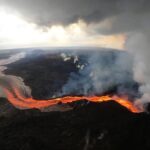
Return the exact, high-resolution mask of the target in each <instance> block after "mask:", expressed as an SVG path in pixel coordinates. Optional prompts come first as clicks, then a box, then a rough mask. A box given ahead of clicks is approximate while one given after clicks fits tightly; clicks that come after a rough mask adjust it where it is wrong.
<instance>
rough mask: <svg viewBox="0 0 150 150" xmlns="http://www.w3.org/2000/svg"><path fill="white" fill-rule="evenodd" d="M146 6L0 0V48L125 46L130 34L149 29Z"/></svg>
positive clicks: (139, 2) (117, 0)
mask: <svg viewBox="0 0 150 150" xmlns="http://www.w3.org/2000/svg"><path fill="white" fill-rule="evenodd" d="M149 6H150V1H149V0H0V49H5V48H21V47H22V48H24V47H53V46H56V47H62V46H64V47H67V46H86V47H87V46H92V47H108V48H116V49H126V41H127V39H128V38H130V36H131V35H132V34H134V33H138V32H139V31H141V29H142V31H143V29H144V30H148V29H149V21H148V18H149V16H150V15H149V12H150V11H149ZM143 20H144V21H143Z"/></svg>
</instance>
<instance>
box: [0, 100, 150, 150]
mask: <svg viewBox="0 0 150 150" xmlns="http://www.w3.org/2000/svg"><path fill="white" fill-rule="evenodd" d="M2 122H7V124H4V125H3V126H0V147H1V148H2V149H3V150H14V149H15V150H98V149H101V150H127V149H132V150H133V149H136V150H141V149H143V150H149V149H150V138H149V135H150V116H149V115H148V114H145V113H140V114H133V113H131V112H130V111H128V110H127V109H126V108H124V107H122V106H120V105H119V104H117V103H115V102H113V101H110V102H103V103H91V102H90V103H88V104H85V105H82V106H80V107H74V109H73V110H70V111H67V112H49V113H40V112H39V111H37V110H24V111H21V110H16V113H15V115H13V116H11V117H9V118H6V119H3V120H2Z"/></svg>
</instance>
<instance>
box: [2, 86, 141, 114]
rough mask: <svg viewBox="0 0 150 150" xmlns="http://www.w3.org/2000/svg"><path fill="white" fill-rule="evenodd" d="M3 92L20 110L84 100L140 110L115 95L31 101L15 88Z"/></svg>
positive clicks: (31, 99)
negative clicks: (117, 104)
mask: <svg viewBox="0 0 150 150" xmlns="http://www.w3.org/2000/svg"><path fill="white" fill-rule="evenodd" d="M3 90H4V92H5V93H6V95H7V98H8V100H9V102H10V103H11V104H13V105H14V106H15V107H17V108H20V109H32V108H37V109H42V108H46V107H49V106H52V105H56V104H58V103H64V104H65V103H71V102H74V101H79V100H83V99H86V100H88V101H91V102H97V103H100V102H104V101H111V100H114V101H115V102H117V103H119V104H120V105H122V106H124V107H126V108H127V109H128V110H130V111H131V112H134V113H138V112H140V110H139V109H138V108H137V107H135V106H134V104H133V103H132V102H130V101H129V100H127V99H124V98H120V97H118V96H116V95H114V96H109V95H106V96H65V97H61V98H55V99H49V100H36V99H33V98H32V97H30V98H26V97H25V96H24V95H23V94H22V92H21V91H19V89H17V88H16V87H15V88H13V92H11V90H8V89H6V88H4V87H3Z"/></svg>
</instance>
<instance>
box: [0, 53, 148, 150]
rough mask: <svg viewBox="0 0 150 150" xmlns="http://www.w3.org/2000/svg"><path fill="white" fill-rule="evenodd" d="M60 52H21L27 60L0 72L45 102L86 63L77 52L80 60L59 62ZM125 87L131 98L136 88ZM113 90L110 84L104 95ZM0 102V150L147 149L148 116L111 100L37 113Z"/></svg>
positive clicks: (85, 59) (74, 103)
mask: <svg viewBox="0 0 150 150" xmlns="http://www.w3.org/2000/svg"><path fill="white" fill-rule="evenodd" d="M31 53H32V55H31ZM60 53H64V52H57V53H56V52H55V53H53V52H47V51H45V52H43V51H41V50H38V52H27V57H25V58H23V59H21V60H19V61H16V62H15V63H12V64H9V65H7V67H8V69H7V70H5V73H6V74H10V75H15V76H19V77H22V78H23V79H24V82H25V84H26V85H28V86H29V87H30V88H31V89H32V96H33V97H34V98H37V99H39V100H40V99H42V98H44V99H48V98H50V97H52V96H53V95H54V94H56V93H58V92H59V91H60V90H61V89H62V87H63V85H64V84H65V83H66V82H67V80H68V78H69V77H70V73H72V72H73V73H77V74H78V72H79V69H78V67H77V66H78V65H80V66H81V65H83V64H84V65H87V64H88V61H87V55H88V56H90V55H91V52H86V57H85V55H83V54H82V53H80V54H79V55H80V61H78V62H74V57H73V56H71V57H70V58H69V59H68V60H65V61H64V58H63V59H62V57H60ZM109 53H111V56H109V57H108V58H105V59H104V60H103V61H106V62H107V61H109V60H114V59H115V57H116V55H115V54H114V52H112V51H110V52H109ZM119 53H122V52H119ZM6 57H7V55H6ZM110 57H111V59H110ZM111 63H112V62H111V61H110V64H111ZM108 67H110V66H108ZM129 76H130V74H129ZM89 82H90V81H89ZM119 84H120V83H119ZM126 88H128V89H130V90H129V91H134V92H129V91H127V92H129V94H130V95H131V97H132V96H134V93H135V92H136V91H137V89H138V85H137V83H135V82H133V80H132V78H130V79H129V83H128V84H127V85H125V86H124V89H126ZM117 90H118V89H117V85H114V87H111V88H110V89H108V90H107V91H106V93H115V92H116V91H117ZM125 91H126V90H125ZM72 94H78V93H76V92H75V93H72ZM0 100H1V101H0V106H3V107H1V110H0V113H1V115H0V149H1V150H130V149H131V150H150V138H149V136H150V115H149V114H148V113H146V112H145V113H132V112H130V111H129V110H127V109H126V108H125V107H123V106H121V105H119V104H118V103H116V102H114V101H110V102H102V103H92V102H87V101H85V100H81V101H79V102H73V103H71V104H67V105H68V107H71V108H72V109H70V110H67V111H63V112H40V111H39V110H35V109H34V110H19V109H16V108H15V107H14V106H12V105H11V104H9V103H8V101H7V100H6V99H5V98H0ZM59 105H62V104H59Z"/></svg>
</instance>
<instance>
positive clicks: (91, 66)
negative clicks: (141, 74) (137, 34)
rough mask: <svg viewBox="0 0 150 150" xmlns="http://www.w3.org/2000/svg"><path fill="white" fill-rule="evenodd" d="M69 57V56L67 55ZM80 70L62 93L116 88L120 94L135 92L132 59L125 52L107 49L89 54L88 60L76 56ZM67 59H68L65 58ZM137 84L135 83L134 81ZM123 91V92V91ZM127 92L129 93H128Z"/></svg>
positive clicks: (102, 92) (90, 92) (90, 91)
mask: <svg viewBox="0 0 150 150" xmlns="http://www.w3.org/2000/svg"><path fill="white" fill-rule="evenodd" d="M66 57H67V56H66ZM74 58H75V60H77V61H74V62H75V63H76V65H77V67H78V68H79V72H72V73H71V74H70V78H69V80H68V82H67V83H66V84H65V85H64V86H63V88H62V93H61V94H60V95H69V94H76V93H77V94H81V95H83V94H84V95H95V94H104V93H105V92H108V91H109V90H110V91H111V90H112V89H114V88H116V92H118V93H120V94H125V93H126V92H128V94H133V93H131V92H133V89H132V90H131V91H130V88H132V86H133V83H134V81H133V78H132V77H133V72H132V67H133V66H132V64H133V62H132V59H131V57H130V56H129V55H128V54H127V53H125V52H118V51H106V50H103V49H102V51H101V52H94V53H93V55H91V52H90V55H88V54H87V58H86V59H87V61H86V62H82V58H80V57H79V58H78V59H76V58H77V56H74ZM80 59H81V60H80ZM64 60H66V59H64ZM134 84H135V83H134ZM121 92H122V93H121ZM126 94H127V93H126Z"/></svg>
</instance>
